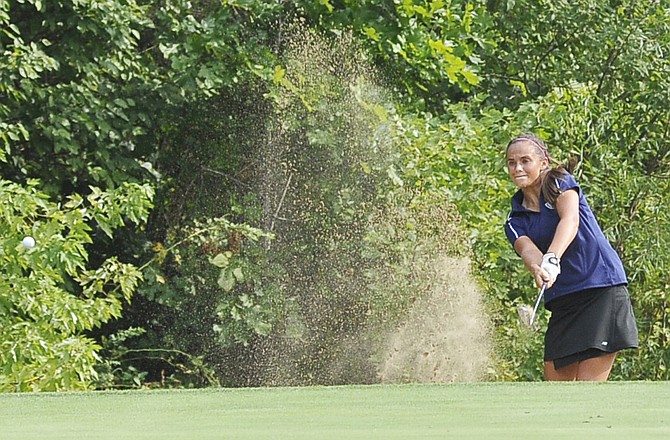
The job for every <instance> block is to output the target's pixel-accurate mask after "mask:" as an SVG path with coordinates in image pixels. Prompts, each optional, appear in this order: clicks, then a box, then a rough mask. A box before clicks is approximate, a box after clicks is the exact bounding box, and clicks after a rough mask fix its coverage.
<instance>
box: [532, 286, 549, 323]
mask: <svg viewBox="0 0 670 440" xmlns="http://www.w3.org/2000/svg"><path fill="white" fill-rule="evenodd" d="M546 288H547V283H546V282H544V283H542V289H540V293H539V294H538V295H537V300H536V301H535V308H533V314H532V315H530V325H531V326H532V325H533V322H535V315H536V314H537V309H538V308H539V307H540V302H541V301H542V297H543V296H544V291H545V290H546Z"/></svg>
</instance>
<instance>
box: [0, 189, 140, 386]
mask: <svg viewBox="0 0 670 440" xmlns="http://www.w3.org/2000/svg"><path fill="white" fill-rule="evenodd" d="M37 187H38V182H37V181H34V180H30V181H28V182H27V185H26V186H19V185H17V184H14V183H11V182H8V181H5V180H2V181H0V217H2V219H3V221H2V223H1V224H0V237H1V238H0V265H1V266H2V273H3V275H2V277H0V346H2V350H0V390H1V391H13V392H15V391H60V390H76V389H90V388H91V387H92V386H93V384H94V382H95V381H96V379H97V377H98V376H97V372H96V365H97V364H98V363H99V362H100V358H99V356H98V354H97V353H98V350H99V349H100V347H99V345H98V344H97V343H96V342H95V341H94V340H92V339H91V338H90V337H87V335H86V332H87V331H90V330H92V329H94V328H96V327H99V326H101V325H102V324H104V323H105V322H108V321H109V320H111V319H113V318H118V317H120V315H121V311H122V308H123V304H124V302H127V301H129V300H130V298H131V296H132V294H133V291H134V290H135V288H136V287H137V284H138V283H139V282H140V280H141V278H142V275H141V272H140V270H139V269H138V268H137V267H135V266H133V265H130V264H126V263H122V262H120V261H119V260H118V258H116V257H110V258H107V259H105V260H104V261H101V262H100V264H99V265H91V264H90V261H89V256H88V252H87V246H88V245H89V244H90V243H91V242H92V237H91V226H89V224H91V223H95V224H97V225H99V226H100V227H101V229H102V230H104V231H105V232H106V233H107V234H109V236H110V237H112V236H113V235H112V234H113V232H114V230H116V229H118V228H120V227H122V226H124V224H125V223H126V222H132V223H135V224H141V223H142V222H144V221H145V220H146V217H147V215H148V212H149V209H150V208H151V198H152V196H153V192H152V190H151V188H150V187H149V186H140V185H137V184H125V185H123V186H122V187H121V188H119V189H118V190H115V191H106V192H103V191H100V190H99V189H97V188H92V189H91V194H90V195H89V196H87V197H86V198H83V197H80V196H72V197H70V198H69V199H68V201H67V202H65V203H64V204H62V205H61V204H56V203H54V202H52V201H50V200H49V197H48V196H47V195H46V194H44V193H42V192H40V191H39V190H38V189H37ZM24 236H26V237H33V238H34V240H35V242H36V244H35V245H34V247H31V246H25V245H23V244H21V241H22V238H23V237H24Z"/></svg>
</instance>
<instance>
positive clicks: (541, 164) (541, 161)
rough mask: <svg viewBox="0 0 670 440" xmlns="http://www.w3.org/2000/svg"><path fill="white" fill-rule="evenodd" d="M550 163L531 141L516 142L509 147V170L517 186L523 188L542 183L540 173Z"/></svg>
mask: <svg viewBox="0 0 670 440" xmlns="http://www.w3.org/2000/svg"><path fill="white" fill-rule="evenodd" d="M548 165H549V161H548V160H547V159H546V158H543V157H542V156H540V154H539V152H538V151H537V146H536V145H534V144H533V143H532V142H530V141H523V140H522V141H518V142H514V143H513V144H512V145H510V146H509V148H508V149H507V172H508V173H509V176H510V178H511V179H512V181H513V182H514V184H515V185H516V186H518V187H519V188H521V189H524V188H530V187H533V186H535V185H539V184H540V175H541V174H542V171H544V170H545V169H546V168H547V166H548Z"/></svg>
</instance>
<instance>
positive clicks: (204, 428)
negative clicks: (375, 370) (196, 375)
mask: <svg viewBox="0 0 670 440" xmlns="http://www.w3.org/2000/svg"><path fill="white" fill-rule="evenodd" d="M0 438H2V439H3V440H14V439H22V440H28V439H31V440H32V439H50V440H54V439H68V440H70V439H194V440H196V439H197V440H201V439H328V438H337V439H372V438H379V439H411V438H414V439H430V438H436V439H445V438H449V439H462V438H467V439H495V438H497V439H542V440H548V439H567V438H589V439H590V438H594V439H599V438H607V439H608V440H609V439H626V440H634V439H638V438H639V439H645V440H647V439H661V438H663V439H667V438H670V382H608V383H600V384H595V383H569V384H565V383H562V384H560V383H481V384H464V385H461V384H458V385H398V386H381V385H380V386H347V387H305V388H260V389H206V390H192V391H133V392H93V393H44V394H0Z"/></svg>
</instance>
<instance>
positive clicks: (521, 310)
mask: <svg viewBox="0 0 670 440" xmlns="http://www.w3.org/2000/svg"><path fill="white" fill-rule="evenodd" d="M516 311H517V313H518V314H519V319H520V320H521V322H523V323H524V324H525V325H526V327H531V323H530V318H531V316H532V315H533V309H532V308H531V307H530V306H529V305H528V304H519V305H518V306H517V307H516Z"/></svg>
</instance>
